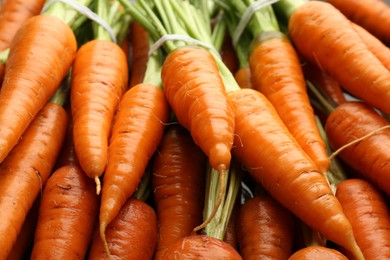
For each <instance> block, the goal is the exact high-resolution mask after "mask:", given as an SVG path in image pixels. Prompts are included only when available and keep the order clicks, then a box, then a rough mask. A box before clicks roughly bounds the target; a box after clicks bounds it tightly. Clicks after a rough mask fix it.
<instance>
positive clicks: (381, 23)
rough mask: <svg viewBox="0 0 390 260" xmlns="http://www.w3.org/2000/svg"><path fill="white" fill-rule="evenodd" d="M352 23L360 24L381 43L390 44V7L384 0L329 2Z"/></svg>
mask: <svg viewBox="0 0 390 260" xmlns="http://www.w3.org/2000/svg"><path fill="white" fill-rule="evenodd" d="M327 2H329V3H330V4H332V5H333V6H335V7H336V8H337V9H338V10H340V11H341V12H342V13H343V14H344V15H345V16H346V17H348V18H349V19H350V20H351V21H353V22H355V23H356V24H359V25H360V26H362V27H363V28H365V29H366V30H368V31H369V32H371V33H372V34H373V35H375V36H376V37H377V38H379V39H380V40H381V41H384V42H385V43H386V44H388V43H390V33H389V26H390V19H389V16H390V6H389V3H388V2H386V1H384V0H365V1H356V0H328V1H327Z"/></svg>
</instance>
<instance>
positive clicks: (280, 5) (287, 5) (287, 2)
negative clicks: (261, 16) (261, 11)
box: [273, 0, 309, 21]
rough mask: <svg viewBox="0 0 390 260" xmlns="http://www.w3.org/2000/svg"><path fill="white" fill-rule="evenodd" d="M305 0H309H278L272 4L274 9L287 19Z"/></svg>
mask: <svg viewBox="0 0 390 260" xmlns="http://www.w3.org/2000/svg"><path fill="white" fill-rule="evenodd" d="M307 1H309V0H279V1H278V2H276V3H275V4H273V6H274V7H275V11H276V12H277V13H278V14H279V15H283V16H284V18H285V19H286V20H287V21H288V20H289V19H290V17H291V15H292V14H293V13H294V12H295V10H297V9H298V8H299V7H300V6H301V5H303V4H304V3H306V2H307Z"/></svg>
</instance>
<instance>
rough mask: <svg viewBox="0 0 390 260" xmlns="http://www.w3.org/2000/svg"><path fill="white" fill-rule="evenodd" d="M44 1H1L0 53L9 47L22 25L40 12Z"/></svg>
mask: <svg viewBox="0 0 390 260" xmlns="http://www.w3.org/2000/svg"><path fill="white" fill-rule="evenodd" d="M44 3H45V0H3V2H2V3H1V8H0V51H3V50H5V49H7V48H9V47H10V45H11V42H12V40H13V38H14V37H15V34H16V32H17V31H18V30H19V29H20V27H21V26H22V24H23V23H24V22H25V21H26V20H28V19H29V18H30V17H32V16H34V15H38V14H39V12H40V11H41V9H42V7H43V4H44Z"/></svg>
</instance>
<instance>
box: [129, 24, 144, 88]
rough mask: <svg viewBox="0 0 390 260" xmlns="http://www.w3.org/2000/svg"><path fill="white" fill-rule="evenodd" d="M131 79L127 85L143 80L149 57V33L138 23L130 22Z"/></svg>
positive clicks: (130, 85)
mask: <svg viewBox="0 0 390 260" xmlns="http://www.w3.org/2000/svg"><path fill="white" fill-rule="evenodd" d="M130 43H131V54H132V55H131V64H132V65H131V80H130V84H129V87H130V88H131V87H134V86H135V85H137V84H140V83H142V82H144V77H145V71H146V64H147V62H148V58H149V33H148V31H147V30H145V29H144V28H143V27H142V26H141V25H140V24H139V23H137V22H135V21H133V22H132V23H131V24H130Z"/></svg>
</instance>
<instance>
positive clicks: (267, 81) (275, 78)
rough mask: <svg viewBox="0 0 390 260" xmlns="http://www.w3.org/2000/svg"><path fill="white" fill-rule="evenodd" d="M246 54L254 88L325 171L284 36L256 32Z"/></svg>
mask: <svg viewBox="0 0 390 260" xmlns="http://www.w3.org/2000/svg"><path fill="white" fill-rule="evenodd" d="M260 37H263V38H264V39H263V38H259V39H258V40H257V41H256V42H255V45H254V46H255V47H254V49H253V50H252V52H251V53H250V57H249V64H250V69H251V72H252V82H253V85H254V88H256V89H257V90H258V91H260V92H261V93H263V94H264V95H265V96H266V97H267V99H268V100H269V101H270V102H271V103H272V104H273V106H274V107H275V109H276V111H277V112H278V114H279V116H280V118H281V119H282V121H283V122H284V124H285V125H286V126H287V128H288V130H289V131H290V132H291V134H292V135H293V136H294V138H295V139H296V140H297V141H298V143H299V145H300V146H301V147H302V149H303V150H304V151H305V152H306V153H307V154H308V155H309V157H310V158H312V160H313V161H314V162H315V163H316V164H317V165H318V167H319V169H320V171H321V172H323V173H326V172H327V171H328V169H329V166H330V160H329V157H328V155H327V153H326V145H325V142H324V141H323V139H322V138H321V135H320V133H319V130H318V127H317V122H316V120H315V117H314V111H313V108H312V106H311V104H310V100H309V97H308V94H307V91H306V85H305V79H304V76H303V71H302V69H301V65H300V63H299V60H298V55H297V53H296V51H295V49H294V48H293V46H292V44H291V43H290V41H289V40H288V39H287V37H286V36H285V35H284V34H282V33H279V32H277V31H274V32H272V31H270V32H265V33H263V34H260Z"/></svg>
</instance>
